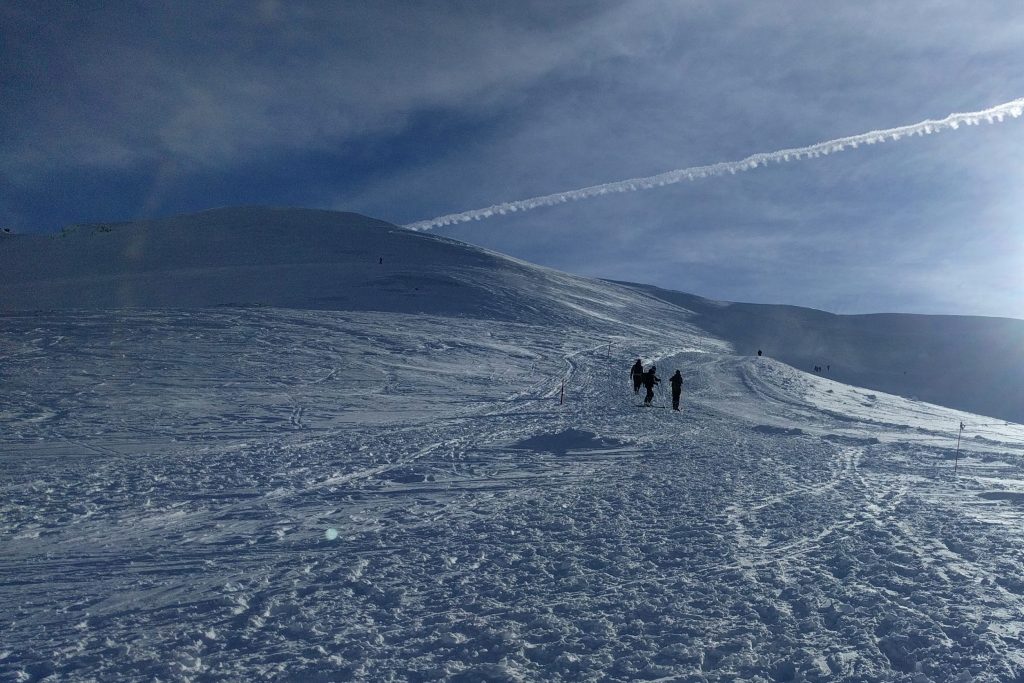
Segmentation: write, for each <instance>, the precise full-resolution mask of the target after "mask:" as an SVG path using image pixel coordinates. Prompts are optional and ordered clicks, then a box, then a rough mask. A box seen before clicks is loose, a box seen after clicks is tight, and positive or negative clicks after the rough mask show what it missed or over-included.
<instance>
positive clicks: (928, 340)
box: [632, 285, 1024, 422]
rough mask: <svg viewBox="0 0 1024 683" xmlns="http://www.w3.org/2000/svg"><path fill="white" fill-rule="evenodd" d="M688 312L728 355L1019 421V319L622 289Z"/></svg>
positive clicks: (1023, 338) (1022, 362) (1023, 393)
mask: <svg viewBox="0 0 1024 683" xmlns="http://www.w3.org/2000/svg"><path fill="white" fill-rule="evenodd" d="M632 286H633V287H635V288H636V289H637V291H641V292H645V293H647V294H650V295H651V296H655V297H657V298H660V299H662V300H664V301H666V302H669V303H672V304H675V305H677V306H681V307H683V308H686V309H688V310H690V311H692V312H693V313H694V317H693V318H691V320H690V322H691V323H693V324H694V325H696V326H697V327H699V328H701V329H704V330H706V331H707V332H709V333H710V334H712V335H714V336H716V337H719V338H721V339H724V340H726V341H728V342H730V343H731V344H732V345H733V347H734V348H735V350H736V352H737V353H740V354H744V355H753V354H756V353H757V351H758V350H759V349H760V350H762V351H763V352H764V353H765V354H767V355H769V356H771V357H772V358H775V359H777V360H781V361H782V362H784V363H786V364H788V365H792V366H793V367H795V368H798V369H800V370H805V371H807V372H813V371H814V368H815V366H819V367H821V368H822V371H821V374H822V375H824V376H827V377H829V378H831V379H834V380H836V381H839V382H843V383H845V384H854V385H857V386H862V387H866V388H869V389H876V390H878V391H884V392H887V393H891V394H898V395H901V396H906V397H908V398H916V399H918V400H921V401H926V402H928V403H937V404H939V405H946V406H950V407H953V408H959V409H961V410H966V411H969V412H973V413H978V414H981V415H991V416H993V417H997V418H1003V419H1006V420H1011V421H1013V422H1024V320H1015V319H1010V318H985V317H977V316H950V315H909V314H895V313H880V314H871V315H835V314H833V313H826V312H824V311H818V310H814V309H809V308H800V307H797V306H780V305H767V304H743V303H730V302H720V301H712V300H709V299H703V298H701V297H698V296H694V295H691V294H683V293H681V292H673V291H668V290H663V289H659V288H657V287H650V286H646V285H632Z"/></svg>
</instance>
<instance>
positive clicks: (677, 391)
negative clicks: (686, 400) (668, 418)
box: [668, 370, 683, 410]
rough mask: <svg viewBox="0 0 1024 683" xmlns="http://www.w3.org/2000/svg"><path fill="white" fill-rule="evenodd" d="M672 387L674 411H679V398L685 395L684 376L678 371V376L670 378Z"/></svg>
mask: <svg viewBox="0 0 1024 683" xmlns="http://www.w3.org/2000/svg"><path fill="white" fill-rule="evenodd" d="M668 381H669V383H670V384H671V385H672V410H679V397H680V396H681V395H682V393H683V376H682V374H681V373H680V372H679V371H678V370H676V374H674V375H672V377H670V378H669V380H668Z"/></svg>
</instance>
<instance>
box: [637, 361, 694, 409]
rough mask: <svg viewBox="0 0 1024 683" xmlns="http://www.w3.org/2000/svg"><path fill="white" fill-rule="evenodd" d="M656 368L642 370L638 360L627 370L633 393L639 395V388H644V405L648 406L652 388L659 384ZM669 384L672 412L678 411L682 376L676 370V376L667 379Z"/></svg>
mask: <svg viewBox="0 0 1024 683" xmlns="http://www.w3.org/2000/svg"><path fill="white" fill-rule="evenodd" d="M657 371H658V367H657V366H656V365H652V366H651V367H650V369H648V370H644V364H643V363H642V362H641V361H640V359H639V358H637V359H636V362H635V363H633V367H632V368H630V370H629V377H630V379H632V380H633V393H634V394H639V393H640V387H641V386H642V387H644V388H645V389H646V390H647V394H646V396H644V405H645V406H649V405H651V402H652V401H653V400H654V386H655V385H656V384H661V379H660V378H659V377H658V375H657ZM668 381H669V384H671V385H672V410H679V398H680V396H682V394H683V375H682V374H681V373H680V372H679V371H678V370H676V374H674V375H672V377H670V378H669V380H668Z"/></svg>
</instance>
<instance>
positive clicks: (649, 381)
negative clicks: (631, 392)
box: [644, 365, 661, 406]
mask: <svg viewBox="0 0 1024 683" xmlns="http://www.w3.org/2000/svg"><path fill="white" fill-rule="evenodd" d="M657 369H658V368H657V366H655V365H652V366H651V369H650V370H648V371H647V372H645V373H644V388H645V389H647V396H645V397H644V405H645V406H649V405H651V401H653V400H654V385H655V384H661V380H660V379H658V376H657V375H656V374H654V373H655V371H657Z"/></svg>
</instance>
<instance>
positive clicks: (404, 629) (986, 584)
mask: <svg viewBox="0 0 1024 683" xmlns="http://www.w3.org/2000/svg"><path fill="white" fill-rule="evenodd" d="M368 253H369V252H368ZM377 265H381V264H379V263H378V264H377ZM455 265H458V264H455ZM516 267H517V268H519V267H522V268H524V269H525V265H521V264H520V265H517V266H516ZM485 271H486V269H485V268H482V269H481V270H479V271H471V270H463V271H459V272H461V273H462V274H461V275H460V277H462V278H463V280H462V282H469V283H470V284H471V285H472V286H471V287H468V286H467V287H468V288H467V289H465V290H460V291H472V292H479V291H487V292H490V293H491V294H492V296H495V297H498V299H499V300H500V301H501V302H502V305H501V307H500V314H498V313H494V314H488V313H487V311H488V310H493V309H490V308H488V307H489V306H490V304H488V305H487V306H482V305H481V306H477V307H475V308H472V311H471V314H463V315H460V314H453V313H451V311H453V310H454V311H457V310H459V309H460V307H461V306H462V303H461V301H462V300H461V299H459V298H458V297H450V298H449V300H448V301H447V302H445V306H444V310H441V311H434V312H424V313H421V312H417V311H411V310H402V309H403V308H404V307H406V306H407V305H409V304H408V302H409V301H415V297H413V294H410V293H409V291H406V290H400V289H399V288H400V285H398V284H395V285H394V287H395V289H394V290H393V291H392V292H391V295H394V296H393V298H392V299H391V301H392V302H398V303H397V304H395V305H394V306H392V308H393V309H395V308H397V309H399V310H384V311H373V310H369V309H367V308H366V307H362V308H357V309H356V310H312V309H310V308H308V307H295V308H286V307H253V306H247V307H239V306H235V307H217V308H191V309H186V308H138V309H122V310H106V309H102V308H93V309H88V310H87V309H80V310H63V311H48V312H12V313H8V314H6V315H3V316H2V317H0V382H2V384H0V387H2V388H0V424H2V425H3V429H2V431H0V459H2V475H0V678H2V679H4V680H7V679H10V680H16V681H37V680H61V681H65V680H71V681H86V680H129V681H132V680H137V681H153V680H173V681H209V680H301V681H343V680H357V681H386V680H396V681H397V680H448V681H480V680H488V681H533V680H545V681H549V680H550V681H559V680H565V681H569V680H572V681H577V680H607V681H634V680H672V681H676V680H678V681H705V680H706V681H733V680H749V681H791V680H811V681H813V680H821V681H826V680H827V681H879V682H881V681H907V682H913V683H924V682H926V681H1016V680H1021V679H1022V677H1024V470H1022V457H1024V427H1021V426H1019V425H1016V424H1012V423H1007V422H1006V421H1005V420H999V419H993V418H988V417H983V416H980V415H976V414H970V413H965V412H960V411H957V410H954V409H951V408H945V407H939V406H936V405H933V404H929V403H924V402H921V401H917V400H913V399H911V398H906V397H900V396H896V395H893V394H887V393H883V392H880V391H875V390H868V389H863V388H858V387H855V386H851V385H849V384H843V383H840V382H837V381H835V380H833V379H831V378H830V377H829V376H828V375H826V374H821V373H813V372H804V371H801V370H797V369H794V368H793V367H791V366H788V365H785V364H783V363H781V362H779V361H777V360H775V359H773V358H771V357H769V356H764V357H757V356H756V355H755V354H750V353H746V352H744V353H738V352H737V349H736V347H735V345H733V344H730V343H728V342H727V341H725V340H723V339H722V338H721V337H719V336H715V335H712V334H711V333H709V332H708V331H707V330H706V329H703V328H701V327H699V326H697V325H696V324H695V323H694V321H695V320H699V319H698V318H695V317H694V313H693V311H691V310H687V309H684V308H681V307H680V306H678V305H675V304H673V303H671V302H669V301H666V300H664V299H663V298H655V297H651V296H647V295H646V294H644V293H643V292H641V291H639V290H636V289H630V288H624V287H621V286H618V285H614V284H611V283H601V282H594V281H587V280H584V279H581V278H572V277H570V276H564V275H560V274H556V273H553V272H551V271H540V270H538V271H537V273H536V275H535V276H534V277H532V278H531V277H526V276H525V275H522V276H521V277H520V275H514V274H513V275H509V274H508V273H505V272H504V271H501V272H498V273H492V274H491V275H490V276H487V277H485V276H484V274H483V273H485ZM521 272H522V273H526V270H522V271H521ZM418 278H419V276H416V277H410V278H409V279H408V280H405V281H404V282H405V284H404V285H401V287H412V288H415V287H419V286H421V285H420V284H417V283H418V282H421V280H419V279H418ZM499 285H501V286H503V287H507V288H506V289H501V288H500V287H499ZM418 291H420V290H416V289H413V290H412V292H418ZM516 292H518V296H513V295H514V294H515V293H516ZM193 295H197V294H196V293H193ZM391 295H389V296H391ZM474 296H476V295H475V294H474ZM402 297H412V298H405V299H403V298H402ZM501 297H504V298H501ZM492 301H493V300H492ZM478 303H479V302H478ZM531 312H532V313H533V315H532V317H533V320H530V318H531V316H530V315H528V314H529V313H531ZM636 358H642V359H643V360H644V363H645V365H647V366H650V365H651V364H657V367H658V374H659V376H660V377H661V378H662V385H661V387H659V389H658V392H657V394H656V397H655V401H654V404H655V405H654V407H651V408H645V407H642V406H641V405H640V404H641V396H637V395H635V394H634V393H633V390H632V387H631V386H630V385H629V382H628V371H629V367H630V365H632V363H633V361H634V360H635V359H636ZM677 368H678V369H680V370H681V371H682V375H683V377H684V380H685V382H684V392H683V401H682V411H681V412H678V413H677V412H674V411H672V410H671V409H670V408H669V407H667V405H668V396H667V386H668V377H669V376H670V375H671V374H672V372H673V371H674V370H675V369H677ZM961 424H963V425H964V429H963V432H962V434H961V432H960V425H961ZM958 437H959V441H958ZM958 449H959V450H958Z"/></svg>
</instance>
